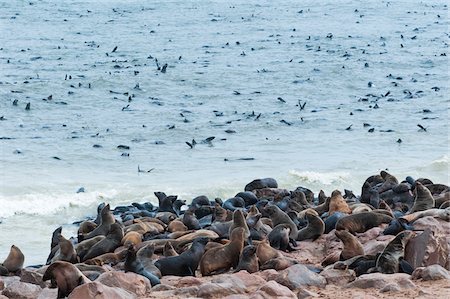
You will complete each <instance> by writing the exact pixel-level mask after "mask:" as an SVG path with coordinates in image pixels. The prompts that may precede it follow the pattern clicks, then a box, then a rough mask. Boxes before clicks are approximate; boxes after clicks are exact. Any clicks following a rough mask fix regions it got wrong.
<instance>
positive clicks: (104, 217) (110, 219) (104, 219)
mask: <svg viewBox="0 0 450 299" xmlns="http://www.w3.org/2000/svg"><path fill="white" fill-rule="evenodd" d="M100 216H101V218H100V219H101V220H100V225H99V226H97V227H96V228H95V229H94V230H93V231H91V232H90V233H88V234H86V235H79V236H78V239H81V240H86V239H90V238H92V237H95V236H99V235H104V236H106V235H107V234H108V232H109V230H110V228H111V225H112V224H113V223H115V222H116V219H114V216H113V214H112V213H111V211H110V208H109V204H107V205H105V206H104V207H103V209H102V210H101V212H100Z"/></svg>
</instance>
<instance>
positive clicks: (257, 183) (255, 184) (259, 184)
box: [244, 178, 278, 191]
mask: <svg viewBox="0 0 450 299" xmlns="http://www.w3.org/2000/svg"><path fill="white" fill-rule="evenodd" d="M264 188H278V183H277V181H276V180H275V179H273V178H265V179H256V180H253V181H251V182H250V183H248V184H247V185H245V188H244V190H245V191H253V190H255V189H264Z"/></svg>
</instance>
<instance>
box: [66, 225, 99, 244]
mask: <svg viewBox="0 0 450 299" xmlns="http://www.w3.org/2000/svg"><path fill="white" fill-rule="evenodd" d="M96 228H97V223H95V222H94V221H89V220H86V221H83V222H81V224H80V227H79V228H78V233H77V236H78V242H81V241H82V240H83V236H84V235H87V234H89V233H90V232H92V231H93V230H94V229H96ZM60 233H61V232H60Z"/></svg>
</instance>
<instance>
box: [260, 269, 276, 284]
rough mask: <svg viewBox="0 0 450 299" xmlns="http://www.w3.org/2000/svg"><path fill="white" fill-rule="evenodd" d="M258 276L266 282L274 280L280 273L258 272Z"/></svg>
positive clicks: (272, 270) (274, 271) (269, 270)
mask: <svg viewBox="0 0 450 299" xmlns="http://www.w3.org/2000/svg"><path fill="white" fill-rule="evenodd" d="M255 274H256V275H258V276H260V277H262V278H263V279H264V280H266V281H269V280H274V279H275V278H276V277H277V276H278V274H279V273H278V271H277V270H274V269H268V270H264V271H260V272H256V273H255Z"/></svg>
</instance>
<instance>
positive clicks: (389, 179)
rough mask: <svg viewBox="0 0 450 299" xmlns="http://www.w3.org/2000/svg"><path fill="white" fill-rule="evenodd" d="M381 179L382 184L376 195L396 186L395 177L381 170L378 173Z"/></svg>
mask: <svg viewBox="0 0 450 299" xmlns="http://www.w3.org/2000/svg"><path fill="white" fill-rule="evenodd" d="M380 175H381V177H382V178H383V180H384V182H383V184H382V185H381V186H380V187H379V188H378V190H377V191H378V193H380V194H381V193H383V192H385V191H387V190H390V189H392V188H393V187H395V186H397V185H398V180H397V178H396V177H394V176H393V175H392V174H390V173H388V172H387V171H384V170H382V171H381V172H380Z"/></svg>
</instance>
